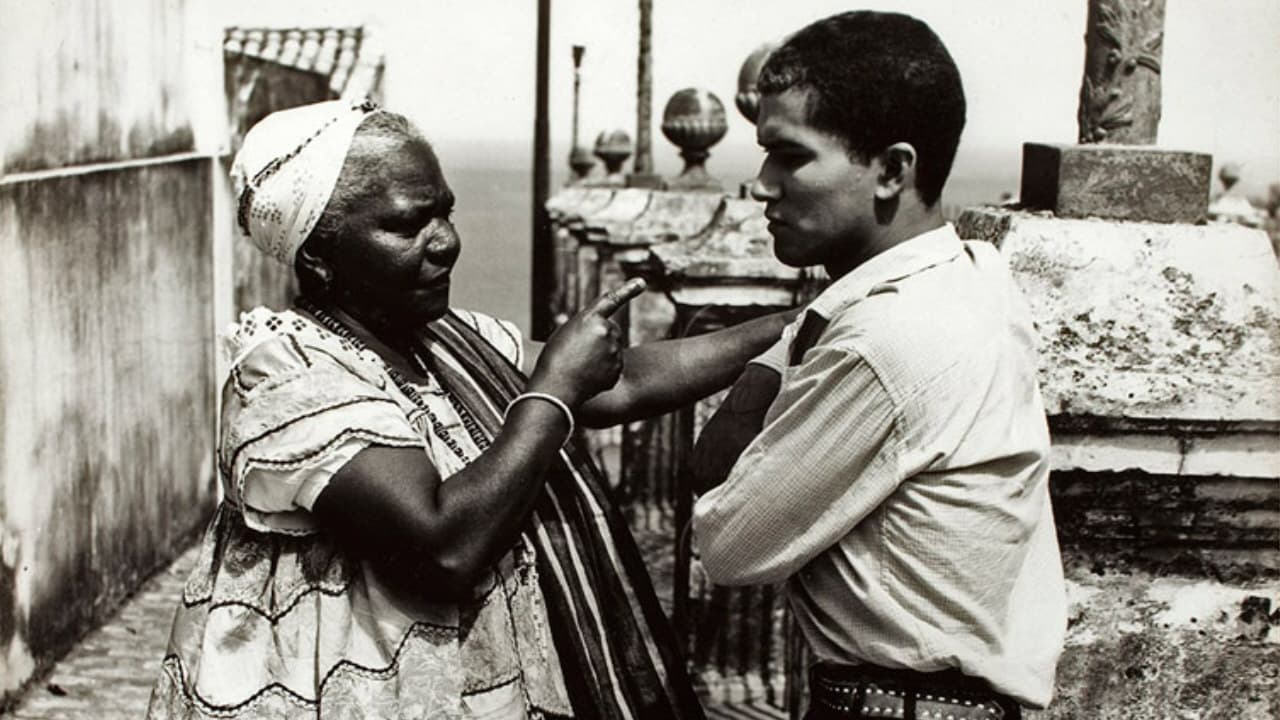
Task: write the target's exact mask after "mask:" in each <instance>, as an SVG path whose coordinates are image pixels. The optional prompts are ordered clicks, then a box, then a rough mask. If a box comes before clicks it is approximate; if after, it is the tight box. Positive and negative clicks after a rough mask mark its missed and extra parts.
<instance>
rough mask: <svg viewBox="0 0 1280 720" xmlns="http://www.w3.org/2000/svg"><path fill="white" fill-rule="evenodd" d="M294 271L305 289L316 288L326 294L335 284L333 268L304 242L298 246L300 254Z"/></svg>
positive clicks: (295, 261) (296, 259)
mask: <svg viewBox="0 0 1280 720" xmlns="http://www.w3.org/2000/svg"><path fill="white" fill-rule="evenodd" d="M294 271H295V272H296V273H297V274H298V282H299V283H300V284H301V285H302V287H303V288H304V290H314V291H316V292H318V293H319V294H325V293H327V292H328V291H329V288H330V287H331V286H332V285H333V268H331V267H329V263H328V262H326V261H325V259H324V258H322V257H320V256H319V255H316V254H315V253H314V252H312V251H311V250H310V249H309V248H308V247H307V246H306V244H305V243H304V244H303V246H302V247H300V248H298V256H297V258H295V260H294Z"/></svg>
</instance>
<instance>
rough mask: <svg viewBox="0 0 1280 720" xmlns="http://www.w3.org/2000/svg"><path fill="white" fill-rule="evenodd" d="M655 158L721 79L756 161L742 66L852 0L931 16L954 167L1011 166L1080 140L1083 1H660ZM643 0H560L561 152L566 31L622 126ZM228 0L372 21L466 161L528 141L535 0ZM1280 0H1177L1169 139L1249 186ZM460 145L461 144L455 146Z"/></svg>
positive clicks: (555, 80) (727, 152) (1270, 170)
mask: <svg viewBox="0 0 1280 720" xmlns="http://www.w3.org/2000/svg"><path fill="white" fill-rule="evenodd" d="M653 4H654V32H653V96H654V106H653V115H654V125H653V135H654V157H655V162H656V164H657V166H658V170H659V171H660V172H664V173H673V172H676V171H678V169H679V167H680V161H679V159H678V158H677V157H676V150H675V148H674V147H673V146H672V145H670V144H669V143H668V142H667V141H666V140H665V139H664V138H663V137H662V136H661V131H660V130H659V126H660V123H661V114H662V109H663V106H664V105H665V102H666V99H667V98H669V97H670V96H671V94H672V93H674V92H676V91H677V90H679V89H681V88H684V87H702V88H705V89H707V90H710V91H711V92H712V93H714V94H715V95H717V96H718V97H719V98H720V99H721V100H722V101H723V102H724V104H725V106H726V109H727V111H728V114H729V125H730V127H729V132H728V134H727V136H726V137H725V139H724V140H723V141H722V142H721V143H720V144H719V145H718V146H717V147H716V148H713V149H712V158H711V160H710V162H709V165H708V166H709V168H710V169H711V170H712V172H713V173H714V172H717V171H719V172H720V173H723V174H725V175H727V176H738V175H743V176H745V175H748V174H750V173H751V171H752V170H753V169H754V165H755V163H757V162H758V159H759V155H758V152H757V151H756V150H755V143H754V128H753V127H752V126H751V125H750V124H748V123H747V122H746V120H745V119H743V118H742V117H741V116H740V115H739V114H738V113H737V111H736V109H734V107H733V95H734V93H735V91H736V81H737V74H738V69H739V67H740V65H741V63H742V61H743V59H745V58H746V56H747V55H748V54H749V53H750V52H751V51H752V50H753V49H754V48H756V47H757V46H759V45H760V44H762V43H764V42H768V41H772V40H777V39H780V38H782V37H784V36H785V35H786V34H787V33H789V32H791V31H793V30H796V29H798V28H799V27H801V26H803V25H804V24H806V23H808V22H810V21H812V20H815V19H818V18H821V17H824V16H826V15H830V14H832V13H835V12H839V11H842V10H846V9H851V8H854V7H869V8H873V9H883V10H895V11H900V12H906V13H909V14H912V15H915V16H917V17H920V18H921V19H923V20H925V21H926V22H928V23H929V24H930V25H931V26H932V27H933V28H934V30H935V31H936V32H937V33H938V35H939V36H940V37H941V38H942V40H943V42H944V43H945V44H946V45H947V46H948V48H949V49H950V51H951V53H952V55H953V56H954V57H955V59H956V62H957V64H958V65H959V67H960V71H961V75H962V77H963V79H964V83H965V89H966V94H967V97H968V107H969V116H968V124H967V127H966V131H965V135H964V137H963V139H962V142H961V149H960V155H959V157H958V158H957V163H956V168H957V170H956V171H957V172H958V173H969V174H983V173H990V174H992V175H999V176H1004V175H1009V174H1010V173H1012V174H1013V175H1014V176H1016V173H1017V168H1018V162H1019V161H1018V158H1019V152H1020V150H1019V149H1020V147H1021V144H1022V143H1023V142H1026V141H1037V142H1074V141H1075V135H1076V121H1075V114H1076V106H1077V102H1078V94H1079V89H1080V77H1081V72H1082V68H1083V63H1084V42H1083V33H1084V27H1085V14H1086V9H1087V1H1086V0H1042V1H1039V2H1028V1H1027V0H967V1H966V2H958V1H957V0H896V1H893V2H864V3H861V4H851V3H848V2H837V1H834V0H789V1H788V2H776V1H770V2H762V1H760V0H684V1H683V2H678V3H677V2H674V1H673V0H653ZM637 6H638V3H637V2H636V1H635V0H552V32H551V61H552V68H551V69H552V74H551V92H550V104H551V117H550V123H551V137H552V163H553V167H554V168H556V171H557V172H563V170H564V168H565V164H566V160H567V157H568V154H569V148H570V131H571V113H572V89H573V65H572V61H571V50H570V48H571V46H572V45H574V44H581V45H584V46H585V47H586V54H585V57H584V61H583V65H582V95H581V108H580V118H581V120H580V123H581V128H582V131H581V138H580V142H582V143H584V144H590V143H592V142H593V141H594V139H595V136H596V135H597V134H598V133H599V132H601V131H603V130H608V129H614V128H621V129H625V130H627V131H628V132H629V133H630V134H631V135H632V136H634V134H635V132H634V131H635V84H636V45H637V37H638V9H637ZM300 7H302V6H301V5H300V4H298V3H296V2H285V1H284V0H221V1H220V2H217V3H216V6H215V8H214V9H213V11H212V12H213V15H214V16H215V18H216V19H218V20H219V21H220V22H221V23H222V24H223V25H234V24H242V25H275V26H282V27H287V26H312V27H313V26H317V25H345V24H365V25H368V26H369V27H370V28H371V31H372V32H373V33H374V36H375V37H376V38H377V40H378V43H379V45H380V46H381V47H382V48H383V49H384V52H385V53H386V57H387V74H386V79H385V90H386V98H387V103H388V105H390V106H392V109H397V110H400V111H401V112H404V113H405V114H407V115H409V116H410V117H411V118H413V119H414V120H415V121H417V122H418V123H419V124H420V125H421V126H422V127H423V128H424V129H425V130H426V132H427V134H428V135H429V136H430V137H431V138H432V139H433V140H434V141H435V142H436V144H437V147H438V148H440V149H441V156H442V160H444V161H445V163H446V165H447V164H448V163H449V162H450V160H451V158H450V155H451V154H452V155H455V156H459V155H461V156H465V158H466V162H468V163H472V164H486V163H492V164H494V165H499V166H509V165H510V164H511V163H512V162H514V161H516V160H517V159H518V158H520V157H524V158H528V157H531V147H532V145H531V144H532V132H533V131H532V128H533V107H534V78H535V76H534V71H535V70H534V51H535V24H536V10H535V7H536V3H534V2H532V0H525V1H523V2H520V1H518V0H430V1H424V0H313V1H312V2H308V3H306V5H305V8H306V10H305V11H300V10H299V8H300ZM1278 40H1280V2H1276V0H1214V1H1213V2H1204V1H1202V0H1168V4H1167V16H1166V21H1165V41H1164V72H1163V95H1164V98H1163V100H1164V101H1163V120H1162V122H1161V126H1160V140H1159V144H1160V145H1161V146H1162V147H1165V148H1168V149H1180V150H1196V151H1201V152H1208V153H1211V154H1213V155H1215V158H1216V159H1217V160H1218V161H1219V162H1221V161H1224V160H1230V161H1235V162H1239V163H1242V164H1243V168H1244V181H1245V183H1246V184H1248V185H1251V186H1261V185H1264V184H1265V183H1266V182H1269V181H1273V180H1280V42H1278ZM456 161H457V160H455V162H456Z"/></svg>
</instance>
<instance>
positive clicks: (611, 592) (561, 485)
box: [420, 313, 704, 720]
mask: <svg viewBox="0 0 1280 720" xmlns="http://www.w3.org/2000/svg"><path fill="white" fill-rule="evenodd" d="M422 340H423V342H422V347H421V348H420V349H421V350H422V351H423V355H424V356H425V357H427V358H429V359H430V361H431V363H432V365H433V367H432V371H433V373H434V374H435V375H436V376H437V378H438V379H439V380H440V382H441V384H442V385H443V386H444V387H445V388H446V389H447V390H448V392H449V394H450V395H451V396H452V397H453V398H454V399H455V400H456V402H457V403H458V404H459V405H460V406H461V407H460V408H459V410H460V415H461V416H462V417H463V420H464V423H467V425H468V430H469V431H470V432H471V434H472V436H473V437H474V438H475V440H476V442H477V445H478V446H479V447H480V448H481V449H484V448H486V447H488V446H489V445H490V444H492V440H493V438H494V437H495V436H496V435H497V434H498V432H499V430H500V429H501V427H502V420H503V417H502V416H503V413H504V411H505V408H506V407H507V403H509V402H510V401H511V399H512V398H514V397H515V396H516V395H517V394H519V393H520V392H521V391H523V389H524V384H525V380H526V378H525V377H524V375H523V374H521V372H520V370H519V369H518V368H516V367H515V366H514V365H512V364H511V362H510V360H508V359H507V358H506V357H505V356H503V355H502V354H501V353H500V352H498V351H497V350H496V349H495V348H494V347H493V346H492V345H490V344H489V343H488V342H486V341H485V340H484V339H483V338H482V337H481V336H480V335H479V334H478V333H477V332H476V330H475V329H474V328H472V327H471V326H469V325H468V324H467V323H466V322H465V321H464V320H462V319H461V318H459V317H458V316H456V315H454V314H452V313H451V314H449V315H447V316H446V317H445V318H443V319H442V320H440V321H437V322H434V323H432V324H431V325H430V326H429V327H428V329H427V331H426V336H425V337H424V338H422ZM529 536H530V537H531V538H532V539H533V541H534V543H535V544H536V546H537V554H538V573H539V576H540V578H541V582H542V593H543V597H544V599H545V602H546V605H547V610H548V612H549V613H550V614H551V617H550V618H549V621H550V624H551V628H552V634H553V637H554V640H555V643H556V650H557V652H558V653H559V656H560V660H561V663H562V666H563V671H564V679H565V683H566V685H567V687H568V690H569V695H570V699H571V700H572V703H573V708H574V714H575V716H577V717H581V718H600V720H613V719H615V718H617V719H619V720H623V719H628V720H663V719H664V718H672V719H685V718H702V717H704V715H703V712H702V709H701V706H700V705H699V703H698V700H697V697H696V695H695V694H694V692H693V687H692V684H691V682H690V680H689V676H688V673H687V671H686V669H685V666H684V661H683V659H682V657H681V654H680V652H679V651H678V649H677V643H676V639H675V637H674V635H673V633H672V631H671V628H670V626H669V624H668V622H667V619H666V617H665V616H664V615H663V613H662V610H661V608H660V607H659V605H658V599H657V596H656V595H655V594H654V591H653V586H652V583H651V581H650V580H649V575H648V573H647V571H646V570H645V566H644V563H643V561H642V560H641V557H640V553H639V550H638V549H637V548H636V545H635V542H634V540H633V539H632V537H631V534H630V532H629V531H628V530H627V526H626V524H625V522H624V521H623V519H622V516H621V515H620V514H619V513H618V511H617V509H616V508H615V507H614V506H613V504H612V502H611V500H610V499H609V497H608V496H607V494H606V492H605V490H604V486H603V482H602V478H601V476H600V473H599V471H598V470H597V469H596V468H595V466H594V465H592V463H591V461H590V460H589V459H588V455H587V453H586V452H584V451H583V450H582V449H581V447H580V446H579V445H578V443H576V442H574V443H570V444H569V445H567V446H566V447H565V448H564V450H562V451H561V453H560V458H559V462H556V463H553V464H552V466H551V467H550V469H549V470H548V471H547V475H546V485H545V490H544V492H543V494H542V497H541V498H540V499H539V500H538V502H537V505H536V506H535V508H534V512H533V516H532V519H531V528H530V532H529Z"/></svg>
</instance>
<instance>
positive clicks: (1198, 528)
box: [957, 209, 1280, 718]
mask: <svg viewBox="0 0 1280 720" xmlns="http://www.w3.org/2000/svg"><path fill="white" fill-rule="evenodd" d="M957 227H958V229H959V231H960V233H961V236H962V237H965V238H969V239H981V240H987V241H990V242H993V243H995V244H996V245H997V246H998V247H999V248H1000V251H1001V253H1002V254H1003V255H1004V256H1005V258H1006V260H1007V261H1008V263H1009V266H1010V269H1011V271H1012V273H1013V275H1014V278H1015V280H1016V282H1017V284H1018V286H1019V287H1020V288H1021V289H1022V291H1023V293H1024V294H1025V296H1026V299H1027V301H1028V304H1029V305H1030V309H1031V314H1032V317H1033V319H1034V322H1035V328H1036V331H1037V333H1038V345H1039V351H1040V362H1041V370H1040V383H1041V389H1042V393H1043V395H1044V400H1045V406H1046V410H1047V412H1048V414H1049V424H1050V430H1051V433H1052V441H1053V446H1052V453H1051V457H1050V461H1051V471H1052V475H1051V480H1050V485H1051V491H1052V495H1053V503H1054V513H1055V517H1056V521H1057V526H1058V535H1059V541H1060V543H1061V545H1062V549H1063V557H1064V565H1065V568H1066V572H1067V577H1068V592H1069V599H1070V613H1071V615H1070V617H1071V622H1070V625H1069V630H1068V637H1067V647H1066V650H1065V653H1064V655H1063V659H1062V661H1061V663H1060V664H1059V671H1058V684H1057V699H1056V700H1055V702H1054V704H1053V706H1052V707H1051V708H1050V710H1049V711H1047V712H1045V713H1043V714H1039V713H1038V714H1036V715H1035V716H1036V717H1046V718H1068V717H1081V716H1097V715H1100V714H1101V715H1106V716H1111V715H1110V713H1114V716H1116V717H1130V718H1166V717H1216V716H1221V717H1258V718H1261V717H1273V716H1274V713H1275V712H1276V710H1277V709H1280V704H1277V702H1276V700H1275V698H1276V697H1277V696H1276V694H1275V684H1276V678H1275V676H1274V673H1270V674H1268V672H1267V671H1264V670H1262V668H1268V667H1270V668H1274V667H1276V666H1277V663H1280V631H1277V630H1276V627H1275V626H1277V625H1280V613H1276V612H1275V611H1274V608H1275V606H1280V581H1278V580H1277V577H1278V576H1280V270H1278V269H1277V263H1276V258H1275V256H1274V255H1273V254H1272V251H1271V247H1270V244H1269V242H1268V241H1267V238H1266V236H1265V235H1264V234H1263V233H1262V232H1260V231H1257V230H1250V229H1247V228H1242V227H1238V226H1229V225H1208V226H1193V225H1171V224H1159V223H1136V222H1127V223H1126V222H1105V221H1101V220H1066V219H1061V218H1053V217H1047V216H1045V215H1044V214H1033V213H1027V212H1020V211H1012V210H1005V209H981V210H970V211H967V212H966V213H965V214H964V215H963V216H962V217H961V218H960V220H959V222H958V223H957Z"/></svg>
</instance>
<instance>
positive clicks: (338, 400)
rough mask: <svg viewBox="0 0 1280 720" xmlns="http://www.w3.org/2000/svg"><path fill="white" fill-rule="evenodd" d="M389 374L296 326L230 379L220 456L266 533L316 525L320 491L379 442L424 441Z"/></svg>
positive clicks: (229, 492) (234, 490)
mask: <svg viewBox="0 0 1280 720" xmlns="http://www.w3.org/2000/svg"><path fill="white" fill-rule="evenodd" d="M387 386H388V380H387V379H386V377H385V376H384V375H382V374H381V373H378V372H377V371H376V370H374V369H373V368H371V367H367V366H366V364H364V363H361V362H359V361H358V360H356V359H353V358H347V357H343V356H342V354H341V353H335V352H332V351H331V349H327V348H323V347H319V346H316V345H308V344H304V343H303V342H302V341H300V340H299V338H298V337H297V336H295V335H292V334H279V335H274V336H271V337H269V338H268V339H265V340H263V341H262V342H259V343H257V344H256V345H254V346H253V347H252V348H251V349H249V350H248V351H246V352H244V353H243V354H242V355H241V357H240V358H239V359H238V360H237V361H236V362H235V364H234V365H233V366H232V370H231V375H230V377H229V378H228V379H227V383H226V385H225V386H224V388H223V407H222V424H221V433H220V438H219V443H218V455H219V457H218V460H219V466H220V468H221V471H222V477H223V481H224V485H225V491H226V498H227V500H228V502H229V503H231V504H232V505H233V506H235V507H237V508H239V509H240V510H241V512H242V513H243V514H244V519H245V524H246V525H248V526H249V527H250V528H253V529H255V530H259V531H263V532H280V533H286V534H291V535H305V534H309V533H312V532H315V530H316V528H315V524H314V522H313V519H312V516H311V513H310V509H311V507H312V505H313V504H314V502H315V499H316V497H317V496H319V494H320V491H321V490H323V489H324V488H325V486H326V485H327V484H328V482H329V480H330V479H331V478H332V477H333V475H334V474H335V473H336V472H337V471H338V470H339V469H340V468H341V467H342V466H343V465H344V464H346V463H347V462H348V461H349V460H351V458H353V457H355V455H356V454H357V453H359V452H360V451H361V450H363V449H364V448H366V447H368V446H369V445H371V444H378V445H388V446H394V447H415V446H416V447H423V446H424V443H423V440H422V438H421V436H419V435H418V434H417V433H416V432H415V431H414V429H413V427H412V426H411V425H410V424H409V420H408V418H406V416H405V414H404V411H403V410H402V409H401V407H400V406H399V405H398V404H397V402H396V401H395V399H393V397H392V395H391V394H390V393H389V392H388V387H387Z"/></svg>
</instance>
